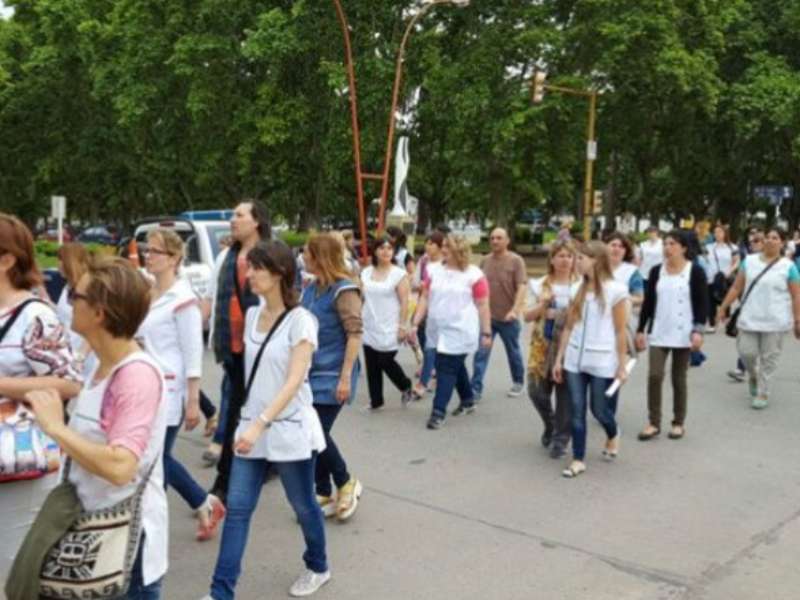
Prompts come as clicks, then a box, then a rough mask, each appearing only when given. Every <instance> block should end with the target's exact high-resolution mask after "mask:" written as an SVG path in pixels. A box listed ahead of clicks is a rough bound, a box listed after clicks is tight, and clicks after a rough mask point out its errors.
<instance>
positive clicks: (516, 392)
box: [508, 383, 522, 398]
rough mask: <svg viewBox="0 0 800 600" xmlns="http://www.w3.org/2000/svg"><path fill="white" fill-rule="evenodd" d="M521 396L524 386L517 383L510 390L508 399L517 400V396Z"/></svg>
mask: <svg viewBox="0 0 800 600" xmlns="http://www.w3.org/2000/svg"><path fill="white" fill-rule="evenodd" d="M521 395H522V384H521V383H515V384H514V385H512V386H511V389H510V390H508V397H509V398H516V397H517V396H521Z"/></svg>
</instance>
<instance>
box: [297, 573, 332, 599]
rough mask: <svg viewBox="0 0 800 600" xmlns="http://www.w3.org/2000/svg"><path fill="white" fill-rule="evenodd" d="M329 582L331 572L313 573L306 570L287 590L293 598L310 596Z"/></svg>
mask: <svg viewBox="0 0 800 600" xmlns="http://www.w3.org/2000/svg"><path fill="white" fill-rule="evenodd" d="M330 580H331V572H330V571H325V572H324V573H315V572H314V571H312V570H311V569H306V570H305V571H304V572H303V574H302V575H300V577H298V578H297V581H295V582H294V583H293V584H292V587H290V588H289V595H290V596H294V597H295V598H300V597H302V596H310V595H311V594H313V593H314V592H316V591H317V590H318V589H319V588H321V587H322V586H323V585H325V584H326V583H328V582H329V581H330Z"/></svg>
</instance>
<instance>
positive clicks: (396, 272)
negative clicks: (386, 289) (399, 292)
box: [392, 267, 406, 288]
mask: <svg viewBox="0 0 800 600" xmlns="http://www.w3.org/2000/svg"><path fill="white" fill-rule="evenodd" d="M405 276H406V270H405V269H401V268H400V267H397V268H395V269H392V287H393V288H396V287H397V286H398V285H400V282H401V281H403V278H404V277H405Z"/></svg>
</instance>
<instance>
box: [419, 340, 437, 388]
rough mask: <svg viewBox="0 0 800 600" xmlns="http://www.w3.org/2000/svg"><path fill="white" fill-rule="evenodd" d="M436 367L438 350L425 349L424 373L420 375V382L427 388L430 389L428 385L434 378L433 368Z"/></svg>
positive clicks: (423, 358)
mask: <svg viewBox="0 0 800 600" xmlns="http://www.w3.org/2000/svg"><path fill="white" fill-rule="evenodd" d="M423 348H424V346H423ZM435 365H436V348H424V350H423V351H422V371H421V372H420V374H419V382H420V383H421V384H422V385H424V386H425V387H428V384H429V383H430V382H431V379H432V378H433V367H434V366H435Z"/></svg>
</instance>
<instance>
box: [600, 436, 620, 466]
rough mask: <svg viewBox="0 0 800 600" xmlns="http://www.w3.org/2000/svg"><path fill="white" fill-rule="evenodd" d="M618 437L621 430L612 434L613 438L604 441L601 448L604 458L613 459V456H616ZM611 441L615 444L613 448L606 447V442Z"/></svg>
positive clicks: (617, 453)
mask: <svg viewBox="0 0 800 600" xmlns="http://www.w3.org/2000/svg"><path fill="white" fill-rule="evenodd" d="M620 437H621V432H618V433H617V435H616V436H614V437H613V438H611V439H610V440H608V441H607V442H606V447H605V448H603V458H605V459H606V460H614V459H615V458H617V456H618V455H619V440H620ZM611 442H614V444H615V447H614V448H609V447H608V444H610V443H611Z"/></svg>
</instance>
